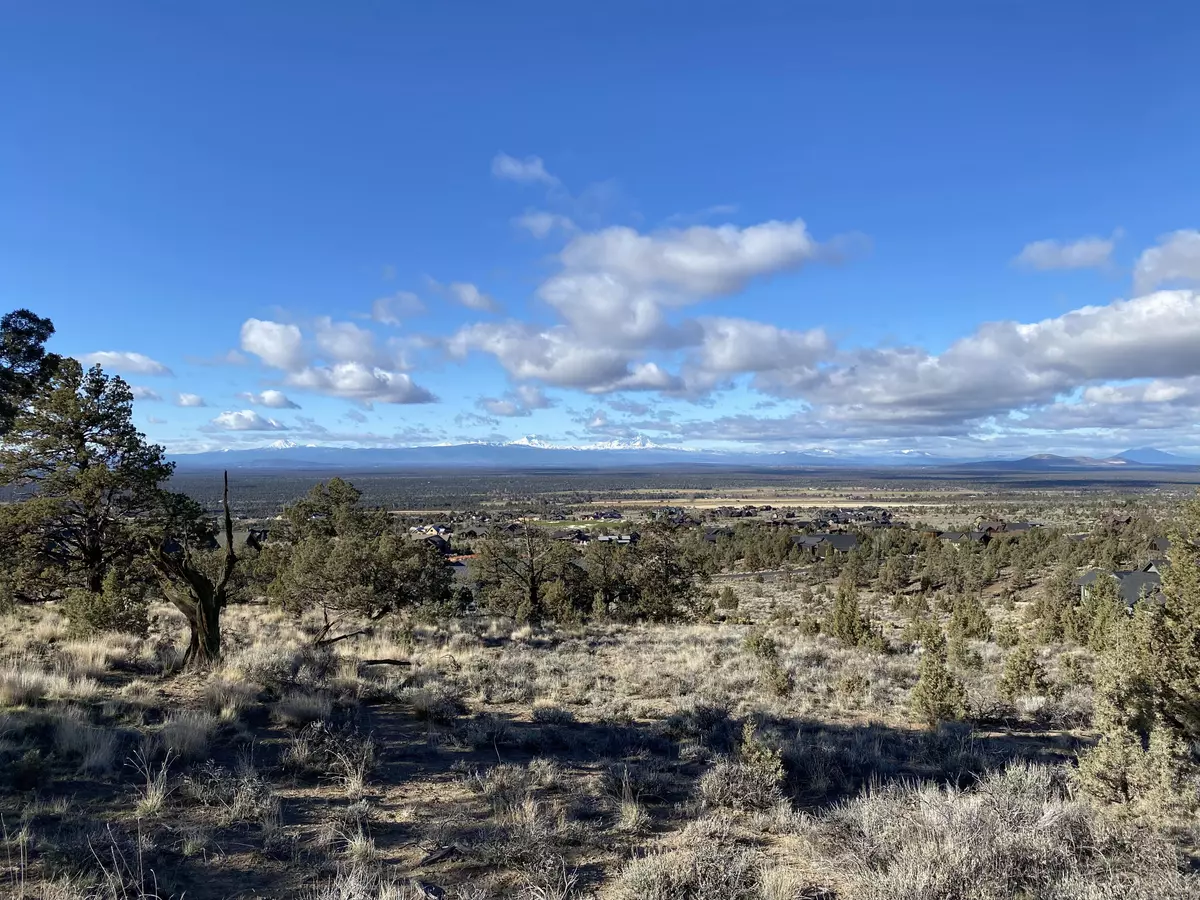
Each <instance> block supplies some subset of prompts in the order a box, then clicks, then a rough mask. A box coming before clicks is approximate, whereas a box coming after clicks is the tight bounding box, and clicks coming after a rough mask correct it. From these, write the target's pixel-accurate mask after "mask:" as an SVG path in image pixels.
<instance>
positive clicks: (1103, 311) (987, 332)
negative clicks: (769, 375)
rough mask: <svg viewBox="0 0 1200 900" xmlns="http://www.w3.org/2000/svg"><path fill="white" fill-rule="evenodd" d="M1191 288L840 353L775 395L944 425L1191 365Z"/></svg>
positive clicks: (1196, 322)
mask: <svg viewBox="0 0 1200 900" xmlns="http://www.w3.org/2000/svg"><path fill="white" fill-rule="evenodd" d="M1197 346H1200V294H1198V293H1196V292H1194V291H1159V292H1157V293H1154V294H1148V295H1146V296H1144V297H1137V298H1134V299H1132V300H1120V301H1116V302H1114V303H1111V304H1109V305H1107V306H1086V307H1082V308H1080V309H1076V310H1072V311H1071V312H1068V313H1065V314H1063V315H1061V316H1057V317H1055V318H1051V319H1045V320H1043V321H1041V322H1035V323H1031V324H1022V323H1019V322H990V323H986V324H984V325H982V326H980V327H979V329H977V330H976V332H975V333H974V334H972V335H969V336H968V337H965V338H962V339H960V340H958V341H956V342H955V343H953V344H952V345H951V346H950V347H949V348H948V349H947V350H946V351H945V352H944V353H941V354H931V353H929V352H928V351H925V350H922V349H920V348H915V347H901V348H884V349H864V350H858V351H854V352H851V353H847V354H844V355H843V356H842V357H841V358H839V360H838V361H837V363H836V364H833V365H829V366H826V367H824V368H822V369H821V371H820V372H819V373H817V375H816V376H815V377H814V378H812V379H809V380H808V381H807V382H806V383H804V384H802V385H798V386H795V387H794V388H793V387H789V386H788V385H786V384H776V385H774V386H773V387H774V389H775V391H776V392H777V393H779V394H780V395H783V396H796V397H800V398H803V399H806V400H808V401H810V402H815V403H820V404H825V405H826V410H825V411H826V413H827V414H828V415H829V416H831V417H834V418H839V419H846V420H849V419H854V420H859V421H876V422H889V421H892V422H896V421H905V422H910V423H911V422H926V423H943V424H947V425H949V424H953V423H961V422H965V421H969V420H972V419H978V418H981V417H986V416H992V415H998V414H1002V413H1006V412H1007V411H1009V410H1012V409H1020V408H1023V407H1026V406H1032V405H1038V404H1043V403H1048V402H1050V401H1052V400H1054V399H1055V398H1056V397H1057V396H1058V395H1060V394H1063V393H1065V392H1068V391H1070V390H1072V389H1074V388H1077V387H1082V386H1085V385H1089V384H1095V383H1099V382H1105V381H1115V380H1123V379H1139V378H1178V377H1185V376H1189V375H1193V374H1200V355H1197V354H1196V352H1195V348H1196V347H1197Z"/></svg>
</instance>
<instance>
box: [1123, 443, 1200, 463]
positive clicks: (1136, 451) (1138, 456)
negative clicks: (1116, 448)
mask: <svg viewBox="0 0 1200 900" xmlns="http://www.w3.org/2000/svg"><path fill="white" fill-rule="evenodd" d="M1113 458H1114V459H1123V460H1125V461H1127V462H1131V463H1140V464H1142V465H1145V466H1196V465H1200V460H1198V459H1189V458H1188V457H1186V456H1177V455H1176V454H1174V453H1167V452H1166V451H1165V450H1159V449H1157V448H1155V447H1135V448H1133V449H1132V450H1126V451H1125V452H1124V453H1118V454H1117V455H1116V456H1115V457H1113Z"/></svg>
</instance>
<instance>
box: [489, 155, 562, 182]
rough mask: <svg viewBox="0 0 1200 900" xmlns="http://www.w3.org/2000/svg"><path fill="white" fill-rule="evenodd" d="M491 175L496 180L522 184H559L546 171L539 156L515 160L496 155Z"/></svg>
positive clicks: (506, 156) (514, 158)
mask: <svg viewBox="0 0 1200 900" xmlns="http://www.w3.org/2000/svg"><path fill="white" fill-rule="evenodd" d="M492 174H493V175H494V176H495V177H497V178H503V179H506V180H508V181H518V182H521V183H522V184H534V183H538V182H540V183H541V184H546V185H550V186H551V187H553V186H555V185H557V184H558V183H559V181H558V179H557V178H555V177H554V176H553V175H551V174H550V173H549V172H547V171H546V164H545V163H544V162H542V158H541V157H540V156H526V157H525V158H524V159H517V158H516V157H515V156H509V155H508V154H507V153H497V154H496V156H495V158H494V159H492Z"/></svg>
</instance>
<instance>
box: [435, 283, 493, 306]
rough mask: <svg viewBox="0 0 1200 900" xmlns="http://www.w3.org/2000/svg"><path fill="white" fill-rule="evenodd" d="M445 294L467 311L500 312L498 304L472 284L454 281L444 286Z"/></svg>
mask: <svg viewBox="0 0 1200 900" xmlns="http://www.w3.org/2000/svg"><path fill="white" fill-rule="evenodd" d="M446 292H447V293H449V294H450V296H451V297H453V298H454V299H455V300H456V301H457V302H459V303H461V304H462V305H463V306H465V307H466V308H467V309H473V310H476V311H478V312H499V311H500V304H499V303H497V302H496V301H495V299H493V298H492V297H489V296H488V295H487V294H485V293H483V291H481V290H479V288H477V287H476V286H475V285H473V284H468V283H466V282H463V281H455V282H453V283H451V284H449V285H447V286H446Z"/></svg>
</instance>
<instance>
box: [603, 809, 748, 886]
mask: <svg viewBox="0 0 1200 900" xmlns="http://www.w3.org/2000/svg"><path fill="white" fill-rule="evenodd" d="M702 824H703V823H696V825H692V826H689V827H688V828H687V829H685V832H684V840H685V842H686V843H685V845H684V846H682V847H679V848H677V849H672V850H665V851H659V852H657V853H651V854H649V855H647V856H644V857H641V858H640V859H635V860H634V861H633V862H631V863H629V865H627V866H626V867H625V869H624V870H623V871H622V872H621V874H620V876H619V877H618V879H617V884H616V889H615V895H616V897H617V898H618V900H757V898H758V897H759V896H760V895H759V890H758V884H759V873H760V856H759V855H758V854H757V853H755V852H754V851H751V850H746V849H741V848H738V847H736V846H734V845H733V844H732V843H731V842H730V841H728V840H727V839H723V837H722V836H717V837H716V839H714V838H713V836H711V835H706V834H702V833H697V832H699V831H700V829H699V828H698V827H697V825H702Z"/></svg>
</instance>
